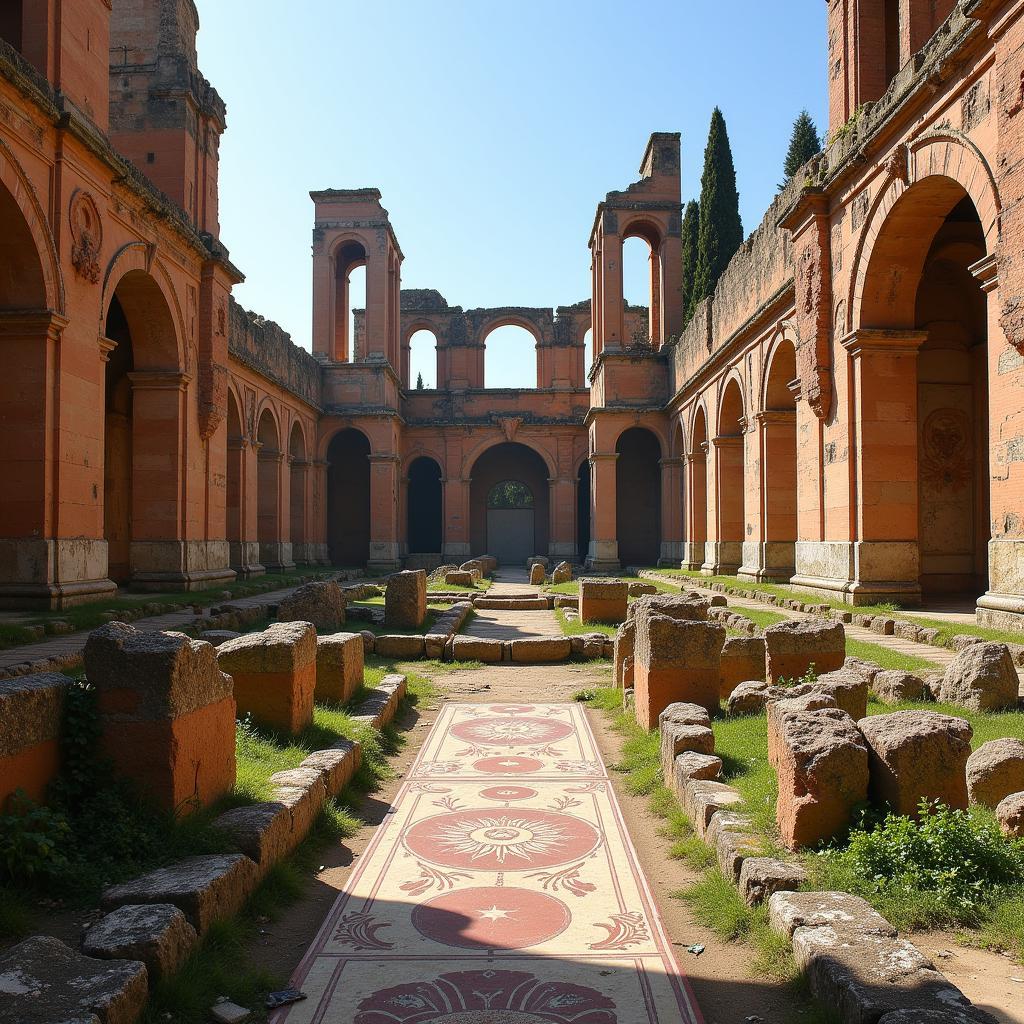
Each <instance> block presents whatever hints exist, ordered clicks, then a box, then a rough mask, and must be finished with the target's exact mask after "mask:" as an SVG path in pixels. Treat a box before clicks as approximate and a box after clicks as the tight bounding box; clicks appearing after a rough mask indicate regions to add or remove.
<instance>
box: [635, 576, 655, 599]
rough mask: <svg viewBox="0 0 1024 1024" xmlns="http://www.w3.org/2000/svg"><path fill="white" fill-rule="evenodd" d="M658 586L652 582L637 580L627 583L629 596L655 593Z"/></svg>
mask: <svg viewBox="0 0 1024 1024" xmlns="http://www.w3.org/2000/svg"><path fill="white" fill-rule="evenodd" d="M656 593H658V588H657V587H656V586H655V585H654V584H653V583H641V582H640V581H639V580H635V581H634V582H632V583H630V584H629V596H630V597H643V596H644V595H645V594H656Z"/></svg>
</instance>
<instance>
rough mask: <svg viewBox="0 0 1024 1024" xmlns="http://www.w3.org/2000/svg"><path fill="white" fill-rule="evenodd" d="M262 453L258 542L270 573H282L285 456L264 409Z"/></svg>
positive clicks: (258, 475)
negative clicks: (283, 467) (282, 494)
mask: <svg viewBox="0 0 1024 1024" xmlns="http://www.w3.org/2000/svg"><path fill="white" fill-rule="evenodd" d="M256 441H257V442H258V444H259V446H260V447H259V452H258V454H257V457H256V538H257V540H258V541H259V544H260V561H261V562H262V563H263V564H264V565H265V566H266V567H267V569H268V570H269V571H274V570H278V571H280V569H281V566H282V559H281V544H280V541H281V463H282V462H283V460H284V454H283V452H282V451H281V442H280V440H279V437H278V432H277V421H276V420H275V419H274V415H273V413H271V411H270V410H269V409H264V410H263V412H262V413H261V415H260V419H259V423H258V424H257V426H256Z"/></svg>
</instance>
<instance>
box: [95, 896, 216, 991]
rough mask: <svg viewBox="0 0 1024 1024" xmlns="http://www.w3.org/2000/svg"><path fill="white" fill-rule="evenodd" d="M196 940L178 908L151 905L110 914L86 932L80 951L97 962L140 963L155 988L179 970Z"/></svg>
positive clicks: (194, 933)
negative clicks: (161, 980)
mask: <svg viewBox="0 0 1024 1024" xmlns="http://www.w3.org/2000/svg"><path fill="white" fill-rule="evenodd" d="M198 941H199V940H198V937H197V935H196V930H195V928H193V927H192V925H190V924H189V923H188V921H187V920H186V918H185V915H184V914H183V913H182V912H181V911H180V910H179V909H178V908H177V907H175V906H172V905H171V904H170V903H154V904H149V905H142V906H125V907H118V909H117V910H114V911H111V913H109V914H107V915H106V917H103V918H101V919H100V920H99V921H97V922H96V923H95V924H94V925H92V927H91V928H90V929H89V930H88V931H87V932H86V933H85V938H84V939H83V940H82V952H83V953H84V954H85V955H86V956H91V957H96V958H97V959H98V960H141V961H142V962H143V963H144V964H145V965H146V970H147V971H148V972H149V983H150V985H155V984H156V983H157V982H158V981H159V980H160V979H161V978H167V977H169V976H170V975H172V974H174V973H175V972H176V971H177V970H178V969H179V968H180V967H181V965H182V964H183V963H184V962H185V961H186V960H187V959H188V956H189V954H190V953H191V952H192V950H193V949H194V948H195V946H196V943H197V942H198Z"/></svg>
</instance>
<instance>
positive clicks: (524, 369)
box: [484, 324, 537, 389]
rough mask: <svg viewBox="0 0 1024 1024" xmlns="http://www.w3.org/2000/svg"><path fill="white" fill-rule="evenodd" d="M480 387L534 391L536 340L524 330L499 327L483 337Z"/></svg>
mask: <svg viewBox="0 0 1024 1024" xmlns="http://www.w3.org/2000/svg"><path fill="white" fill-rule="evenodd" d="M484 387H485V388H517V389H518V388H530V389H533V388H536V387H537V339H536V338H535V337H534V336H533V334H531V333H530V331H528V330H527V329H526V328H525V327H521V326H520V325H519V324H503V325H501V326H499V327H494V328H493V329H492V330H490V331H488V332H487V334H486V335H485V336H484Z"/></svg>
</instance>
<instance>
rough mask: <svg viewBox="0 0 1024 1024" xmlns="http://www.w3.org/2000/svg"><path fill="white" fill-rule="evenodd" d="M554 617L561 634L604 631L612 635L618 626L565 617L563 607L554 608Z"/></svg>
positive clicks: (574, 634)
mask: <svg viewBox="0 0 1024 1024" xmlns="http://www.w3.org/2000/svg"><path fill="white" fill-rule="evenodd" d="M555 618H556V619H558V625H559V627H560V628H561V630H562V635H563V636H581V635H582V634H584V633H604V635H605V636H607V637H613V636H615V634H616V633H617V632H618V631H619V627H618V626H609V625H608V624H607V623H605V622H581V621H580V620H579V619H567V618H566V617H565V609H564V608H556V609H555Z"/></svg>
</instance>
